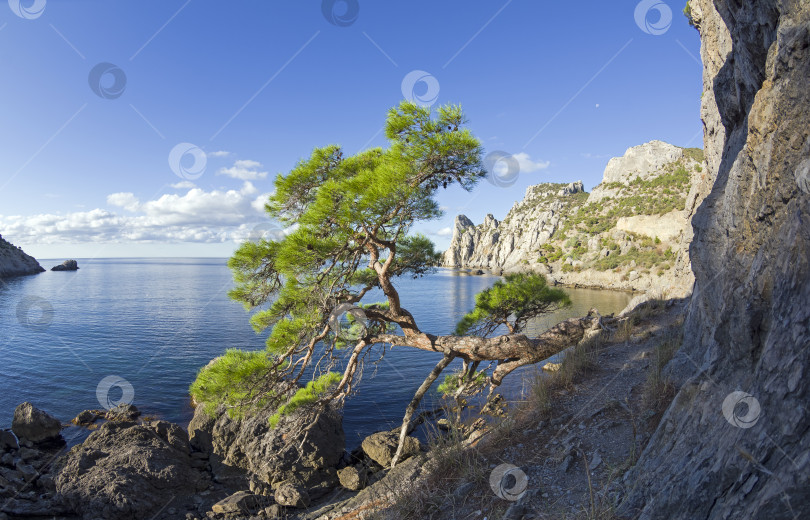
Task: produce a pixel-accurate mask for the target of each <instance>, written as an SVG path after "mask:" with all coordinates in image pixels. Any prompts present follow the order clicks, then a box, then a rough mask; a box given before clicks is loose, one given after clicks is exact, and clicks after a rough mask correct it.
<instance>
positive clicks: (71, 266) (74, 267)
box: [51, 260, 79, 271]
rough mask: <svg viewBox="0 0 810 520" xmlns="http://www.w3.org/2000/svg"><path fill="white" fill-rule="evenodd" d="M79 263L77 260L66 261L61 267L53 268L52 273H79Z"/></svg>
mask: <svg viewBox="0 0 810 520" xmlns="http://www.w3.org/2000/svg"><path fill="white" fill-rule="evenodd" d="M78 270H79V263H78V262H77V261H76V260H65V261H64V262H62V263H61V264H59V265H55V266H53V267H51V271H78Z"/></svg>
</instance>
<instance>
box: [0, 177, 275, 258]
mask: <svg viewBox="0 0 810 520" xmlns="http://www.w3.org/2000/svg"><path fill="white" fill-rule="evenodd" d="M171 187H172V188H174V189H178V190H184V191H185V193H165V194H163V195H161V196H160V197H158V198H156V199H153V200H145V201H141V200H140V199H139V198H138V197H137V196H136V195H135V194H134V193H131V192H118V193H112V194H110V195H108V196H107V200H106V203H107V204H106V205H107V208H101V207H99V208H95V209H92V210H88V211H76V212H70V213H64V214H58V213H39V214H34V215H0V231H2V234H3V235H4V236H6V237H8V238H9V240H12V241H13V242H16V243H24V244H76V243H123V242H142V243H160V242H169V243H177V242H192V243H194V242H196V243H223V242H241V241H244V240H246V239H247V238H248V237H249V236H250V234H251V232H252V230H253V229H254V228H255V227H256V226H259V225H266V223H267V222H268V219H267V216H266V214H265V213H264V204H265V202H266V201H267V199H268V197H269V196H270V193H260V191H259V190H258V189H257V188H256V187H255V186H254V185H253V183H251V182H250V181H244V182H243V184H242V186H241V188H239V189H227V190H225V189H214V190H211V191H205V190H203V189H201V188H199V187H197V186H196V185H195V184H194V183H192V182H189V181H183V182H179V183H176V184H173V185H171Z"/></svg>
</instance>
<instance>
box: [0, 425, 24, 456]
mask: <svg viewBox="0 0 810 520" xmlns="http://www.w3.org/2000/svg"><path fill="white" fill-rule="evenodd" d="M19 447H20V445H19V444H18V443H17V437H15V436H14V434H13V433H11V432H10V431H6V430H0V452H3V451H5V450H16V449H19Z"/></svg>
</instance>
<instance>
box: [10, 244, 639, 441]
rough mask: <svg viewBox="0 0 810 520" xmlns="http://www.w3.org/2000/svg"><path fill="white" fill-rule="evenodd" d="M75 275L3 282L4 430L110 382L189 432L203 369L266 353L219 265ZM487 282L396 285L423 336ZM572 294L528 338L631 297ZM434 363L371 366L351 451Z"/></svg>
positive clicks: (74, 402) (130, 267) (190, 262)
mask: <svg viewBox="0 0 810 520" xmlns="http://www.w3.org/2000/svg"><path fill="white" fill-rule="evenodd" d="M57 263H59V261H42V264H43V266H48V267H50V266H51V265H56V264H57ZM79 266H80V268H81V269H80V270H79V271H77V272H50V271H48V272H45V273H42V274H39V275H35V276H28V277H20V278H13V279H7V280H0V360H2V361H1V362H2V364H1V365H0V427H9V426H10V425H11V419H12V416H13V411H14V408H15V407H16V406H17V405H18V404H19V403H21V402H23V401H31V402H32V403H33V404H34V405H35V406H37V407H39V408H42V409H44V410H46V411H48V412H49V413H51V414H53V415H54V416H56V417H58V418H59V419H61V420H62V421H64V422H67V421H69V420H70V419H71V418H73V417H74V416H75V415H76V414H78V413H79V412H80V411H82V410H85V409H89V408H100V405H99V402H98V399H97V397H96V389H97V387H98V385H99V383H100V382H101V381H102V379H104V378H105V377H108V376H119V377H120V378H123V379H125V380H126V381H128V382H129V383H130V384H131V385H132V389H133V390H134V401H133V404H135V405H136V406H138V407H139V408H140V409H141V411H142V412H144V413H145V414H148V415H152V416H157V417H160V418H163V419H166V420H169V421H174V422H178V423H181V424H187V422H188V421H189V420H190V418H191V416H192V413H193V411H192V409H191V407H190V405H189V400H188V394H187V389H188V386H189V384H190V383H191V382H192V381H193V380H194V378H195V376H196V373H197V370H198V369H199V368H200V367H201V366H203V365H205V364H206V363H208V361H210V360H211V359H212V358H214V357H216V356H218V355H220V354H221V353H222V352H224V351H225V349H227V348H232V347H239V348H245V349H256V350H258V349H262V348H264V336H263V335H256V334H255V333H254V332H253V330H252V329H251V328H250V325H249V323H248V318H249V315H248V313H247V312H246V311H245V310H244V309H243V308H242V306H241V305H240V304H238V303H235V302H232V301H231V300H229V299H228V297H227V292H228V290H229V289H230V288H231V287H232V285H233V284H232V280H231V273H230V271H229V270H228V268H227V267H226V260H225V259H187V258H183V259H86V260H82V259H79ZM495 280H497V278H496V277H492V276H466V275H460V274H459V273H457V272H455V271H451V270H444V269H443V270H439V271H438V272H436V273H435V274H433V275H430V276H427V277H425V278H421V279H418V280H412V279H402V280H400V281H399V282H398V284H397V285H398V288H399V290H400V293H401V297H402V302H403V306H404V307H405V308H407V309H408V310H410V311H411V312H412V313H413V314H414V316H415V317H416V319H417V322H418V323H419V324H420V326H421V327H422V328H423V330H426V331H428V332H432V333H436V334H446V333H450V332H451V331H452V330H453V328H454V327H455V323H456V321H457V320H458V319H459V318H460V317H461V316H462V315H463V314H464V313H465V312H467V311H468V310H469V309H470V308H471V307H472V305H473V302H474V297H475V294H476V293H477V292H479V291H481V290H483V289H485V288H486V287H489V286H490V285H491V284H492V283H494V282H495ZM570 292H571V293H572V298H573V300H574V302H575V305H574V307H572V308H571V309H568V310H566V311H564V312H563V313H561V314H558V315H555V316H553V317H550V318H549V319H546V320H544V321H543V322H542V323H538V324H537V325H536V327H535V331H539V330H542V329H544V328H545V327H547V326H548V324H551V323H556V322H557V321H559V320H560V319H565V318H567V317H570V316H579V315H582V314H584V313H585V312H587V309H588V308H589V307H591V306H596V307H597V308H599V310H600V311H602V312H603V313H610V312H615V311H617V310H620V309H621V308H623V307H624V306H625V305H626V304H627V302H628V301H629V299H630V295H628V294H624V293H617V292H610V291H589V290H581V289H579V290H570ZM371 296H372V298H371V299H370V300H369V301H374V298H373V295H371ZM438 359H439V355H438V354H432V353H428V352H423V351H419V350H415V349H410V348H404V347H398V348H394V349H393V350H391V351H390V352H388V354H387V355H386V356H385V358H384V359H383V360H382V361H381V362H380V363H379V364H378V365H377V366H376V373H375V370H374V366H368V367H367V368H366V371H365V374H364V376H363V380H362V382H361V383H360V385H359V386H358V390H359V391H358V393H357V395H356V396H354V397H352V398H351V399H350V400H349V401H348V402H347V404H346V407H345V410H344V427H345V430H346V435H347V445H349V447H350V448H351V447H353V446H356V445H357V444H359V441H360V440H361V439H362V437H363V436H365V435H368V434H370V433H373V432H374V431H378V430H380V429H382V428H387V427H394V426H396V425H398V424H399V423H400V422H401V419H402V413H403V412H404V409H405V406H406V405H407V403H408V402H409V401H410V399H411V397H412V396H413V392H414V391H415V390H416V388H417V387H418V386H419V385H420V384H421V382H422V381H423V379H424V377H425V376H426V375H427V373H428V372H429V371H430V369H431V368H432V367H433V366H434V365H435V364H436V363H437V362H438ZM109 397H110V399H111V400H117V399H119V398H120V397H121V389H120V388H115V387H114V388H113V389H112V390H111V392H110V395H109ZM85 435H86V432H85V431H84V430H81V429H79V428H72V429H70V430H68V431H66V432H65V436H66V438H68V440H69V442H77V441H79V440H81V438H83V437H84V436H85Z"/></svg>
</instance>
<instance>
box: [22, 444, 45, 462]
mask: <svg viewBox="0 0 810 520" xmlns="http://www.w3.org/2000/svg"><path fill="white" fill-rule="evenodd" d="M19 455H20V458H21V459H23V460H24V461H26V462H28V461H31V460H34V459H36V458H39V457H40V456H41V455H42V452H40V451H39V450H35V449H32V448H26V447H25V446H23V447H22V448H20V453H19Z"/></svg>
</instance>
